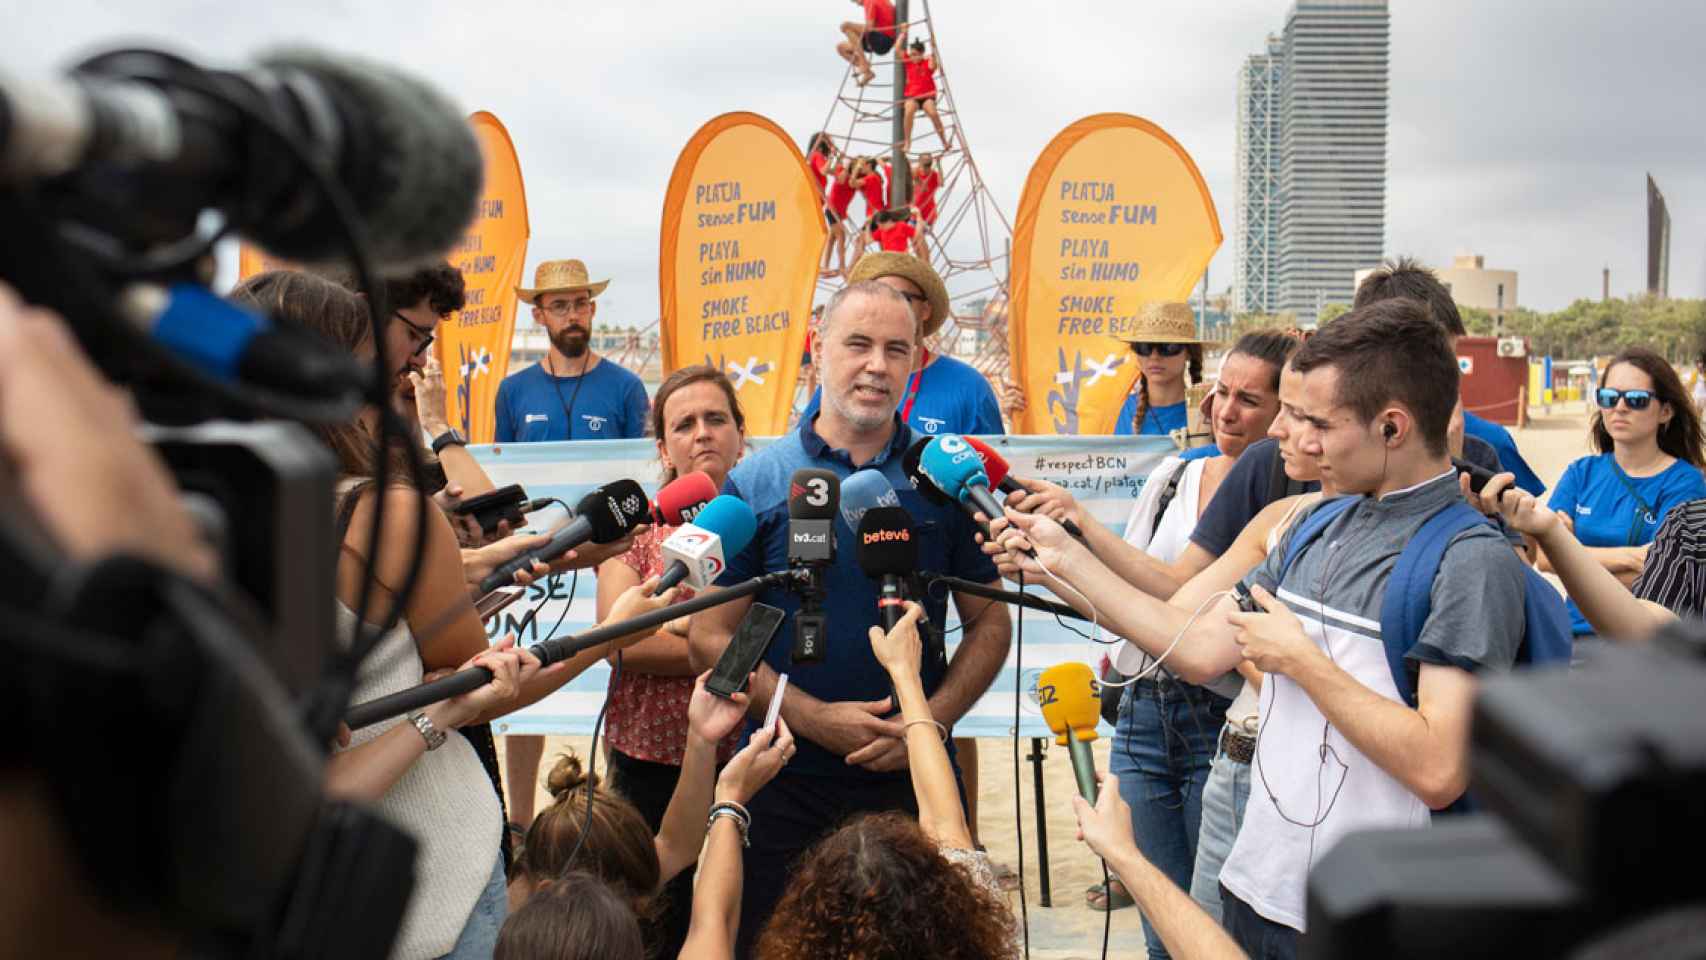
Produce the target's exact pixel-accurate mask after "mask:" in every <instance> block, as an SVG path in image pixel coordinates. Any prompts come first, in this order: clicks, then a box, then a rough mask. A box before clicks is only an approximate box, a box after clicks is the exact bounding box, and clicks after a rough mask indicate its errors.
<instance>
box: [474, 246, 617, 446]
mask: <svg viewBox="0 0 1706 960" xmlns="http://www.w3.org/2000/svg"><path fill="white" fill-rule="evenodd" d="M609 285H610V281H608V280H599V281H597V282H596V283H595V282H593V281H592V280H590V279H588V276H587V270H586V264H584V263H582V262H581V261H579V260H547V261H545V262H544V263H541V264H540V265H539V267H538V268H537V269H536V270H534V272H533V286H532V287H517V288H516V290H515V295H516V296H518V297H520V298H521V299H522V300H524V301H526V302H527V303H530V304H532V305H533V322H534V323H537V324H539V325H540V326H541V327H544V328H545V332H546V333H547V334H548V335H549V336H550V338H551V350H550V352H549V353H547V354H546V355H545V358H544V359H543V360H542V361H540V362H539V363H537V364H535V365H534V366H531V367H528V368H527V369H526V370H523V371H521V372H519V373H513V374H511V375H509V376H508V377H505V378H504V382H503V383H502V384H500V385H499V386H498V400H497V415H498V424H497V442H498V443H518V442H519V443H534V442H538V441H542V440H625V439H632V438H634V437H643V436H645V433H646V410H647V406H648V404H647V401H646V388H645V385H644V384H642V383H641V382H640V378H639V377H638V376H635V375H634V374H633V373H632V372H630V371H628V370H625V369H623V368H622V367H619V366H617V365H616V364H614V363H606V362H604V360H603V359H602V358H601V357H599V355H598V354H597V353H596V352H594V351H593V349H592V345H591V341H592V321H593V318H594V317H595V316H597V315H598V301H597V297H598V295H599V294H601V293H603V292H604V288H605V287H607V286H609Z"/></svg>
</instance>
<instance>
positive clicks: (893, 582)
mask: <svg viewBox="0 0 1706 960" xmlns="http://www.w3.org/2000/svg"><path fill="white" fill-rule="evenodd" d="M917 568H918V542H917V541H916V540H914V539H913V537H912V515H911V514H909V513H907V512H906V510H905V508H903V507H872V508H871V509H869V510H867V511H865V515H864V516H863V517H861V518H860V520H859V569H861V570H863V571H865V576H867V577H870V578H871V579H872V580H875V581H877V613H878V614H880V615H881V616H882V620H883V629H884V630H893V629H894V625H895V624H897V623H899V622H900V618H901V617H902V616H903V615H905V613H906V610H905V607H904V604H905V602H906V597H905V596H904V595H903V593H902V591H901V583H902V581H903V578H905V577H907V576H910V575H911V574H912V573H913V572H914V571H916V570H917Z"/></svg>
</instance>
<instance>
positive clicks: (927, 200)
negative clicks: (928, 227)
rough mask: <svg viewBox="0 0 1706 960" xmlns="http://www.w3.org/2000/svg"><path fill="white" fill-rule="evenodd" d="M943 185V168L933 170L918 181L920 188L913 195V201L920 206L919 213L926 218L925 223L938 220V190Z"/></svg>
mask: <svg viewBox="0 0 1706 960" xmlns="http://www.w3.org/2000/svg"><path fill="white" fill-rule="evenodd" d="M941 186H942V171H941V170H931V171H930V172H929V173H928V174H925V176H924V178H923V179H922V180H919V181H918V190H917V192H916V193H914V194H913V196H912V203H913V206H916V207H917V208H918V215H919V216H921V217H923V218H924V222H925V223H935V222H936V191H937V190H938V189H939V188H940V187H941Z"/></svg>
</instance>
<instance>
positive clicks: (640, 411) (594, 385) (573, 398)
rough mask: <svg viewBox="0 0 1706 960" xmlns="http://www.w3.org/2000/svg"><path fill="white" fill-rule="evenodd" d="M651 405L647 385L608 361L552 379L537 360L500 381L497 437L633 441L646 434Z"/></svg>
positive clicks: (517, 440)
mask: <svg viewBox="0 0 1706 960" xmlns="http://www.w3.org/2000/svg"><path fill="white" fill-rule="evenodd" d="M577 387H578V388H577ZM649 408H650V403H649V401H647V399H646V385H645V384H643V383H641V382H640V378H639V377H638V376H635V375H634V373H633V372H632V371H630V370H628V369H626V368H625V367H621V366H618V365H616V364H614V363H611V362H610V361H609V360H604V359H600V360H599V361H598V364H597V365H596V366H594V367H593V368H592V369H591V370H588V371H587V372H586V376H584V377H555V376H552V375H551V374H550V372H548V371H547V370H546V369H545V365H544V364H539V363H536V364H534V365H533V366H531V367H528V368H527V369H526V370H523V371H521V372H520V373H513V374H510V375H509V376H507V377H505V378H504V382H503V383H501V384H498V400H497V415H498V425H497V433H496V435H495V438H496V440H497V442H498V443H539V442H541V441H545V440H631V439H633V438H635V437H643V436H645V435H646V411H647V410H648V409H649ZM570 416H572V418H573V420H574V422H573V423H570V422H569V419H570Z"/></svg>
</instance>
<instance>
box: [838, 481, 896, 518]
mask: <svg viewBox="0 0 1706 960" xmlns="http://www.w3.org/2000/svg"><path fill="white" fill-rule="evenodd" d="M898 506H900V494H898V493H895V491H894V484H891V483H889V480H888V478H887V477H885V476H883V474H882V471H880V470H856V471H854V472H853V473H852V474H851V475H850V476H848V478H847V479H845V480H843V481H841V519H843V520H845V521H847V529H849V530H852V531H854V532H857V531H858V529H859V521H860V520H863V519H864V518H865V511H867V510H869V509H871V508H872V507H898Z"/></svg>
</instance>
